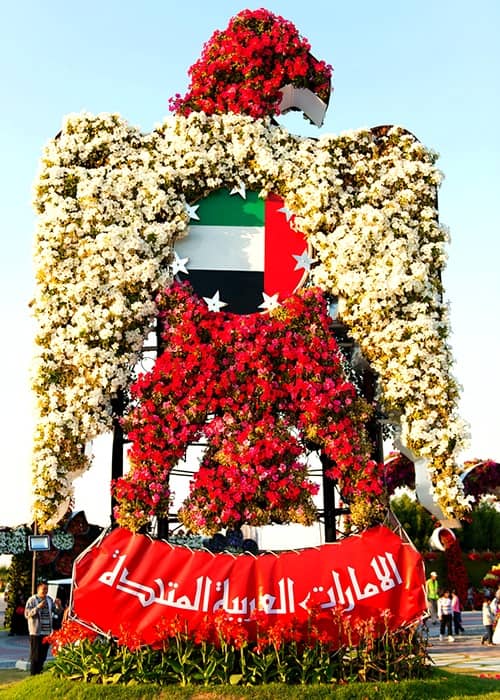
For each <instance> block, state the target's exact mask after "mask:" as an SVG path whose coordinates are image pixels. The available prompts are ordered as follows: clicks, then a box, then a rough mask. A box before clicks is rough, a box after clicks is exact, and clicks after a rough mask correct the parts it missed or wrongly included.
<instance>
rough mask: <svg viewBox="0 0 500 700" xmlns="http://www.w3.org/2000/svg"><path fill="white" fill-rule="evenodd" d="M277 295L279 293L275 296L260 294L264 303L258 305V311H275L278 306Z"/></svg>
mask: <svg viewBox="0 0 500 700" xmlns="http://www.w3.org/2000/svg"><path fill="white" fill-rule="evenodd" d="M278 294H279V292H276V294H272V295H271V294H266V293H265V292H262V296H263V297H264V301H263V302H262V304H259V309H263V310H264V311H272V310H273V309H277V308H278V306H279V305H280V303H279V301H278Z"/></svg>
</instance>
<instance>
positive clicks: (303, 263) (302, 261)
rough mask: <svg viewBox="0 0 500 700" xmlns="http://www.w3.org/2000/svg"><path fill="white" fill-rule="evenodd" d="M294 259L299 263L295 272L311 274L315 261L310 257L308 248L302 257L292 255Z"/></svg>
mask: <svg viewBox="0 0 500 700" xmlns="http://www.w3.org/2000/svg"><path fill="white" fill-rule="evenodd" d="M292 257H293V258H295V260H296V261H297V264H296V265H295V267H294V268H293V269H294V270H306V271H307V272H309V270H310V269H311V265H312V263H313V262H314V260H313V258H310V257H309V253H308V252H307V248H305V249H304V251H303V252H302V253H301V254H300V255H292Z"/></svg>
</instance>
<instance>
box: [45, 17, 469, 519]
mask: <svg viewBox="0 0 500 700" xmlns="http://www.w3.org/2000/svg"><path fill="white" fill-rule="evenodd" d="M190 75H191V85H190V88H189V90H188V92H187V94H186V95H185V96H184V97H181V96H179V95H177V96H176V97H175V98H174V99H173V100H172V103H171V106H172V108H173V111H174V114H173V116H172V117H170V118H168V119H166V120H165V122H164V123H163V124H162V125H161V126H160V127H159V128H158V129H156V130H155V131H153V132H152V133H150V134H146V135H144V134H142V133H140V132H139V131H138V130H137V129H135V128H133V127H131V126H129V125H128V124H127V123H126V122H125V121H124V120H123V119H122V118H121V117H119V116H118V115H110V114H101V115H97V116H94V115H90V114H77V115H70V116H68V117H67V118H66V119H65V120H64V123H63V127H62V130H61V131H60V133H59V134H58V135H57V137H56V138H55V139H53V140H52V141H51V142H50V143H49V144H48V146H47V147H46V149H45V152H44V155H43V158H42V164H41V169H40V174H39V177H38V181H37V187H36V201H35V206H36V210H37V212H38V231H37V239H36V251H35V256H36V267H37V269H36V280H37V290H36V297H35V299H34V302H33V309H34V314H35V317H36V320H37V323H38V332H37V337H36V341H37V345H38V351H37V354H36V360H35V368H34V379H33V387H34V391H35V393H36V395H37V399H38V420H37V425H36V431H35V438H34V467H33V489H34V496H35V500H34V516H35V518H36V521H37V522H38V524H39V526H40V528H41V529H51V528H52V527H54V526H55V524H56V523H57V521H58V520H59V519H60V517H62V515H63V513H64V511H65V509H66V507H67V504H68V502H69V499H70V497H71V494H72V482H73V480H74V478H75V477H76V476H78V475H79V474H81V473H82V472H83V471H85V470H86V469H87V468H88V466H89V458H88V457H87V456H86V455H85V451H84V448H85V444H86V443H87V442H88V441H89V440H91V439H92V438H94V437H95V436H96V435H98V434H100V433H103V432H105V431H108V430H109V429H110V428H111V427H112V420H113V415H112V403H111V402H112V399H113V397H114V396H115V395H116V392H117V391H118V390H119V389H125V390H126V389H128V388H129V386H130V384H131V382H132V377H133V368H134V366H135V365H136V363H137V359H138V357H139V353H140V351H141V347H142V345H143V341H144V339H145V337H146V336H147V334H148V330H149V328H150V327H151V325H152V323H153V321H154V319H155V317H156V316H157V315H158V313H159V304H161V303H163V302H162V299H163V296H162V295H160V296H158V295H159V294H160V292H162V290H165V289H167V290H168V288H169V286H170V285H171V283H172V281H173V278H174V273H177V272H178V271H179V269H180V267H179V266H181V267H182V266H183V265H184V263H183V259H182V258H180V257H179V256H178V255H177V254H175V255H174V244H176V242H177V241H181V239H183V238H184V237H186V236H187V235H188V232H189V230H190V229H189V226H190V221H192V219H193V218H195V217H196V203H197V202H199V201H201V200H203V198H206V197H207V196H208V195H210V194H211V193H214V192H217V191H219V190H221V189H226V190H228V191H229V192H232V191H237V192H238V191H239V192H240V193H241V195H242V196H243V195H244V193H245V192H246V191H248V192H257V193H258V195H259V196H260V197H262V198H266V197H267V196H268V195H270V194H271V193H274V194H276V195H278V196H280V197H281V198H282V199H283V202H284V207H283V208H284V211H286V212H293V214H294V222H293V227H294V229H296V230H298V231H301V232H302V233H303V235H304V236H305V238H306V241H307V244H308V246H309V249H310V250H311V251H313V257H311V258H310V259H311V260H312V259H313V258H314V263H312V264H310V259H309V258H308V260H305V258H301V262H302V264H303V265H305V266H307V268H308V272H309V281H310V283H311V284H312V285H314V286H315V287H316V288H317V293H318V294H320V296H321V294H323V295H325V294H327V295H332V296H335V297H338V299H339V316H340V318H341V320H342V322H343V323H344V324H345V325H346V326H347V327H348V329H349V332H350V334H351V336H352V338H353V339H354V340H355V341H356V343H357V344H358V345H359V347H360V349H361V351H362V353H363V355H364V357H365V358H366V359H367V360H368V362H369V363H370V365H371V367H372V368H373V370H374V371H375V372H376V373H377V375H378V381H379V391H380V397H379V400H380V403H381V405H382V407H383V409H384V411H385V413H386V414H387V415H388V416H389V418H390V419H391V420H393V421H394V422H395V423H397V424H399V425H400V426H401V440H402V442H403V444H404V445H406V446H407V448H408V449H409V450H411V451H412V452H413V453H414V454H415V455H417V456H419V457H420V458H422V459H423V460H425V463H426V465H427V468H428V474H429V477H430V481H431V483H432V492H433V498H434V500H435V502H436V503H437V504H439V507H440V508H441V509H442V511H443V513H445V514H446V515H447V516H455V517H460V515H462V514H463V513H464V512H465V510H466V509H467V507H468V505H467V499H466V498H465V497H464V495H463V489H462V486H461V482H460V478H459V472H458V467H457V465H456V460H455V457H456V454H457V453H458V451H459V450H460V449H461V447H462V443H463V435H464V426H463V424H462V422H461V421H460V419H459V417H458V415H457V400H458V388H457V385H456V382H455V380H454V379H453V377H452V376H451V374H450V366H451V364H452V358H451V355H450V349H449V346H448V343H447V338H448V335H449V328H448V317H447V308H446V305H445V303H444V302H443V299H442V293H443V290H442V287H441V271H442V269H443V266H444V264H445V246H446V243H447V234H446V231H445V230H444V229H443V227H441V226H440V225H439V223H438V217H437V210H436V198H435V190H436V186H438V185H439V183H440V179H441V178H440V174H439V172H438V171H437V169H436V168H435V165H434V163H435V155H434V154H433V153H431V152H429V151H428V150H427V149H425V148H424V147H423V146H422V144H420V143H419V142H418V141H417V140H416V139H415V138H414V137H413V136H411V135H410V134H408V132H406V131H405V130H404V129H401V128H396V127H393V128H390V129H373V130H369V129H367V130H359V131H353V132H349V133H346V134H343V135H340V136H333V135H325V136H321V137H319V138H318V139H315V140H312V139H309V138H301V137H297V136H293V135H291V134H290V133H288V131H287V130H286V129H284V128H283V127H281V126H279V125H277V124H276V122H275V120H274V116H275V115H277V114H278V113H279V111H280V105H282V106H284V107H285V108H287V105H288V107H290V105H291V107H292V108H293V107H294V106H295V107H296V106H299V107H300V108H301V109H302V110H304V111H306V113H308V111H310V112H311V114H310V117H311V119H313V120H316V121H318V123H319V122H320V121H321V114H320V112H321V110H320V109H319V110H318V105H320V103H321V104H326V102H327V101H328V97H329V81H330V75H331V68H330V67H329V66H327V65H326V64H324V63H323V62H320V61H317V60H316V59H314V58H313V57H312V56H311V54H310V51H309V44H308V43H307V41H306V40H305V39H303V38H302V37H300V35H299V34H298V32H297V30H296V29H295V27H294V26H293V25H292V24H291V23H290V22H287V21H286V20H284V19H283V18H281V17H278V16H275V15H273V14H272V13H270V12H268V11H266V10H256V11H250V10H245V11H243V12H241V13H240V14H239V15H237V16H236V17H234V18H233V19H232V20H231V22H230V23H229V26H228V28H227V29H226V30H225V31H223V32H216V33H215V34H214V35H213V37H212V39H211V40H210V41H209V42H208V43H207V44H206V45H205V47H204V50H203V53H202V56H201V58H200V60H199V61H198V62H197V63H196V64H195V65H194V66H193V67H192V68H191V70H190ZM290 91H291V93H290ZM318 114H319V116H318ZM311 115H312V116H311ZM297 261H298V264H299V260H298V259H297ZM188 265H189V263H188ZM167 293H168V292H167ZM306 294H307V293H306ZM222 301H223V300H222ZM268 301H269V300H268ZM274 301H275V302H276V303H272V304H269V303H268V304H267V309H268V310H269V309H271V310H269V314H270V318H274V317H275V315H276V314H277V315H278V317H279V314H280V313H283V312H282V302H284V300H282V299H279V298H275V299H274ZM209 302H211V306H209V310H210V309H212V313H214V314H215V315H217V309H220V308H222V304H221V302H220V300H219V298H218V297H215V296H214V298H210V299H209V300H207V303H209ZM318 303H320V302H318ZM274 307H277V308H274ZM272 309H274V310H272ZM362 461H363V460H362ZM359 464H360V463H358V468H359ZM364 464H365V466H366V467H367V468H369V469H371V467H368V465H369V461H368V460H365V461H364ZM139 468H140V465H139ZM375 490H376V489H375ZM163 495H167V496H168V493H167V491H165V492H164V494H163ZM372 495H373V494H372ZM155 500H156V503H157V504H159V506H158V509H157V511H156V514H157V515H160V516H161V515H162V514H164V512H165V508H166V501H168V498H166V499H165V498H161V497H158V499H155ZM136 510H138V511H140V510H141V509H140V507H139V506H138V507H137V508H136ZM368 510H369V509H368ZM151 512H155V511H154V508H153V510H152V511H151ZM140 517H141V516H140V513H139V515H138V519H136V520H135V521H134V517H133V513H132V515H131V514H130V512H128V514H127V518H128V519H127V526H129V527H132V529H134V522H135V526H136V527H139V520H140ZM142 517H143V516H142ZM366 524H369V519H368V521H367V523H366Z"/></svg>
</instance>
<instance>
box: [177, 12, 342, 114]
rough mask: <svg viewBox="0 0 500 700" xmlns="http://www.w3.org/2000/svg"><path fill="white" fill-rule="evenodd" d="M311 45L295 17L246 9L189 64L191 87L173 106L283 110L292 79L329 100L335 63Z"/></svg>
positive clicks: (264, 111) (180, 110)
mask: <svg viewBox="0 0 500 700" xmlns="http://www.w3.org/2000/svg"><path fill="white" fill-rule="evenodd" d="M310 48H311V47H310V45H309V42H308V41H307V40H306V39H304V38H303V37H301V36H300V34H299V33H298V31H297V29H296V28H295V26H294V25H293V24H292V22H289V21H287V20H285V19H284V18H283V17H280V16H278V15H274V14H273V13H272V12H269V11H268V10H265V9H260V10H243V11H242V12H240V13H239V14H238V15H236V16H235V17H233V18H232V19H231V21H230V22H229V25H228V27H227V29H225V30H224V31H216V32H214V34H213V35H212V37H211V38H210V40H209V41H208V42H207V43H206V44H205V45H204V47H203V52H202V55H201V58H200V59H199V60H198V61H197V62H196V63H195V64H194V65H193V66H191V68H190V69H189V75H190V78H191V83H190V86H189V90H188V92H187V93H186V95H185V96H184V97H181V95H176V96H175V97H174V98H171V100H170V109H171V110H172V111H174V112H176V113H178V114H182V115H184V116H187V115H188V114H189V113H190V112H193V111H195V112H205V114H222V113H227V112H235V113H237V114H248V115H250V116H251V117H254V118H258V117H264V116H272V115H275V114H279V105H280V102H281V98H282V94H281V92H280V88H282V87H284V86H285V85H288V84H291V85H293V86H295V87H299V88H300V87H304V88H308V89H309V90H311V91H312V92H314V93H315V94H316V95H318V97H320V98H321V99H322V100H323V102H325V103H326V104H328V99H329V95H330V78H331V75H332V68H331V66H329V65H327V64H326V63H325V62H324V61H318V60H317V59H315V58H314V57H313V56H311V54H310Z"/></svg>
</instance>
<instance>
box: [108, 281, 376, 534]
mask: <svg viewBox="0 0 500 700" xmlns="http://www.w3.org/2000/svg"><path fill="white" fill-rule="evenodd" d="M158 301H159V307H160V314H161V318H162V322H163V325H164V329H165V330H164V333H163V342H164V345H165V352H164V353H163V354H162V355H161V356H160V357H159V358H158V360H157V362H156V365H155V367H154V368H153V370H152V371H151V372H149V373H148V374H146V375H142V376H141V377H140V378H139V379H138V381H137V382H136V383H135V384H134V385H133V387H132V389H131V392H132V399H133V401H132V406H133V408H132V410H131V411H130V413H129V415H128V416H127V418H126V420H125V427H126V430H127V432H128V437H129V439H130V440H131V443H132V445H131V449H130V451H129V459H130V462H131V465H132V468H131V471H130V472H129V474H127V476H125V477H124V478H122V479H119V480H117V482H116V483H115V485H114V490H115V497H116V499H117V501H118V503H119V508H118V509H117V519H118V521H119V522H122V524H125V525H127V526H129V527H130V519H131V518H132V520H133V519H134V518H137V522H138V523H139V527H140V525H141V524H143V523H141V518H144V517H148V516H152V515H158V516H160V517H161V516H164V515H166V514H167V512H168V501H169V495H170V494H169V489H168V476H169V473H170V471H171V469H172V468H173V467H174V466H175V465H176V463H177V462H178V460H179V459H181V458H182V457H183V456H184V455H185V452H186V449H187V447H188V445H189V444H190V443H193V442H195V441H197V440H199V439H200V438H202V437H203V438H205V439H206V440H207V442H208V447H207V449H206V452H205V454H204V456H203V459H202V461H201V465H200V468H199V470H198V472H197V473H196V474H195V477H194V479H193V481H192V484H191V492H190V497H189V499H188V500H187V501H186V502H185V503H184V506H183V507H182V508H181V511H180V513H179V516H180V519H181V520H182V521H183V523H184V524H185V525H186V527H187V528H188V529H189V530H191V531H193V532H203V533H207V534H212V533H214V532H217V531H218V530H220V529H221V528H224V527H230V528H233V527H239V526H241V525H242V524H243V523H247V524H250V525H264V524H268V523H271V522H283V523H285V522H299V523H303V524H310V523H311V522H313V520H314V519H315V517H316V511H315V508H314V505H313V502H312V498H311V497H312V495H314V494H315V493H316V492H317V489H318V486H317V484H315V483H313V482H311V481H310V479H309V478H308V476H307V466H306V464H305V459H304V457H305V455H307V454H308V453H309V452H310V451H311V450H319V449H320V450H322V452H323V454H324V455H326V456H327V457H328V458H330V460H331V465H332V466H331V468H330V469H329V470H328V472H327V476H329V477H331V478H334V479H338V480H339V483H340V486H341V488H342V491H343V495H344V498H346V499H349V498H350V497H360V496H362V497H363V498H364V499H365V500H367V501H370V500H371V499H372V500H373V499H375V497H376V496H378V495H379V494H380V493H381V491H382V487H381V483H380V479H379V473H380V471H381V470H380V467H379V465H377V463H376V462H375V461H373V460H372V459H371V458H370V451H371V445H370V442H369V439H368V436H367V434H366V432H365V424H366V421H367V418H368V415H369V410H370V409H369V406H368V405H367V404H366V402H365V401H364V400H363V399H361V398H359V397H358V396H357V394H356V389H355V387H354V386H353V385H352V384H351V383H350V382H348V381H346V379H345V377H344V372H343V369H342V360H341V356H340V354H339V351H338V347H337V344H336V341H335V339H334V336H333V331H332V327H331V319H330V318H329V316H328V314H327V305H326V301H325V299H324V296H323V293H322V292H321V291H320V290H317V289H310V290H307V291H305V292H302V293H299V294H296V295H294V296H292V297H289V299H287V300H286V301H285V302H284V304H283V306H282V307H280V308H279V309H278V310H277V311H275V312H273V314H271V315H263V314H253V315H249V316H239V315H233V314H229V313H222V312H218V313H214V312H211V311H208V310H207V308H206V305H205V304H204V302H203V301H201V300H199V299H198V298H197V297H195V296H194V295H193V294H192V292H191V290H190V287H189V286H188V285H186V284H183V285H180V284H175V285H173V286H172V287H170V288H169V290H167V291H166V292H165V294H164V295H163V297H162V298H160V299H159V300H158ZM143 522H144V520H143Z"/></svg>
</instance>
